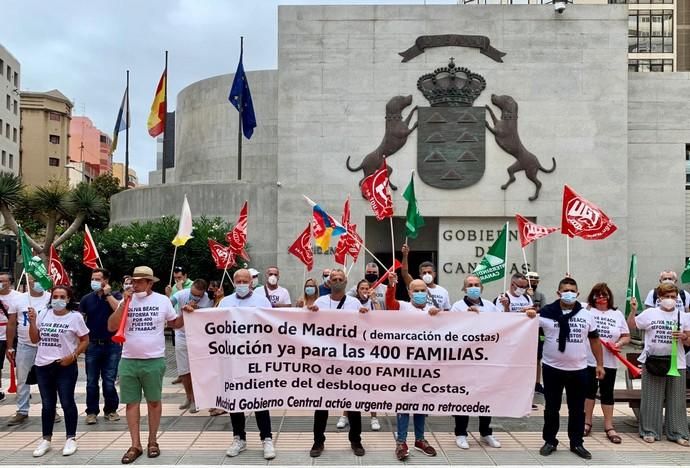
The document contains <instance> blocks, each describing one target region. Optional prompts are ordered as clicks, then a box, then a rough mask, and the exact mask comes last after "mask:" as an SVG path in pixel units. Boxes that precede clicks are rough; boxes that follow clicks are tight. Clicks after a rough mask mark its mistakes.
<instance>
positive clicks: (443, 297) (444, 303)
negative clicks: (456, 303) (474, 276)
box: [427, 284, 450, 310]
mask: <svg viewBox="0 0 690 468" xmlns="http://www.w3.org/2000/svg"><path fill="white" fill-rule="evenodd" d="M427 292H428V294H427V302H429V304H430V305H432V306H433V307H438V308H439V309H442V310H450V295H449V294H448V290H447V289H446V288H444V287H443V286H439V285H438V284H437V285H436V286H434V287H433V288H431V287H427ZM432 297H433V298H434V301H436V304H434V301H432V300H431V298H432Z"/></svg>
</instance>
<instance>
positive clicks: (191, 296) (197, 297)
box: [189, 294, 204, 302]
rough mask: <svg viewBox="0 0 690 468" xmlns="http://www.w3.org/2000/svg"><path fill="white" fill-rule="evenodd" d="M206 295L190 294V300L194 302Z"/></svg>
mask: <svg viewBox="0 0 690 468" xmlns="http://www.w3.org/2000/svg"><path fill="white" fill-rule="evenodd" d="M203 297H204V296H195V295H194V294H190V295H189V300H190V301H194V302H199V301H200V300H201V299H202V298H203Z"/></svg>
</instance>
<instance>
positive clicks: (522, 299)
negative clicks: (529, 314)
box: [494, 273, 534, 312]
mask: <svg viewBox="0 0 690 468" xmlns="http://www.w3.org/2000/svg"><path fill="white" fill-rule="evenodd" d="M528 286H529V283H528V282H527V278H526V277H525V275H523V274H522V273H515V274H513V276H512V277H511V278H510V287H509V288H508V291H506V292H505V293H503V294H501V295H500V296H498V297H497V298H496V299H494V304H496V305H499V304H500V306H502V307H503V310H504V311H505V312H524V311H526V310H527V309H531V308H532V307H533V306H534V304H533V302H532V298H531V297H530V296H529V295H528V294H527V288H528Z"/></svg>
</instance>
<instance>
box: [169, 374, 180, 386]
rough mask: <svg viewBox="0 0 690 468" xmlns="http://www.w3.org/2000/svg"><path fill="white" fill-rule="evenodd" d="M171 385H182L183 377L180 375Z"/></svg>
mask: <svg viewBox="0 0 690 468" xmlns="http://www.w3.org/2000/svg"><path fill="white" fill-rule="evenodd" d="M170 383H172V384H173V385H175V384H179V383H182V377H180V376H179V375H178V376H177V377H175V380H173V381H172V382H170Z"/></svg>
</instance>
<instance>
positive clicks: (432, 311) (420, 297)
mask: <svg viewBox="0 0 690 468" xmlns="http://www.w3.org/2000/svg"><path fill="white" fill-rule="evenodd" d="M397 283H398V276H397V275H396V274H395V273H390V274H389V276H388V288H387V290H386V309H387V310H404V311H408V312H409V311H411V312H426V313H427V314H429V315H430V316H434V315H437V314H438V313H439V312H440V311H441V310H440V309H439V308H438V307H436V306H434V305H431V304H429V302H428V295H429V289H428V287H427V285H426V282H425V281H423V280H419V279H417V280H412V281H410V285H409V286H408V288H407V293H408V294H409V296H410V299H411V301H410V302H406V301H398V300H397V299H396V298H395V290H396V287H397ZM395 417H396V422H397V433H396V437H395V442H396V446H395V456H396V457H397V458H398V460H400V461H403V460H405V459H407V457H409V456H410V450H409V448H408V447H407V428H408V427H409V424H410V414H409V413H398V414H396V415H395ZM412 421H413V425H414V448H415V450H419V451H420V452H422V453H423V454H424V455H426V456H428V457H435V456H436V449H435V448H434V447H432V446H431V444H429V442H428V441H427V440H426V439H425V438H424V423H425V421H426V415H425V414H417V413H415V414H414V415H412Z"/></svg>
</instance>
